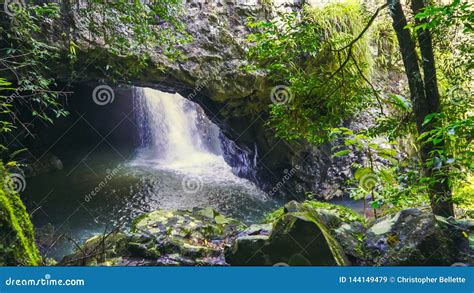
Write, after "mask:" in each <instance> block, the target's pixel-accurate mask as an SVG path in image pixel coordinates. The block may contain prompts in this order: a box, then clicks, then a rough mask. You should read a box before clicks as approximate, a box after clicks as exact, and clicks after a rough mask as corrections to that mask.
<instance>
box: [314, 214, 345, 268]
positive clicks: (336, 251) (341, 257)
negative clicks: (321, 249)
mask: <svg viewBox="0 0 474 293" xmlns="http://www.w3.org/2000/svg"><path fill="white" fill-rule="evenodd" d="M305 215H306V217H307V218H308V219H310V220H311V221H313V223H315V224H316V225H317V226H318V228H319V229H320V230H321V232H322V233H323V236H324V238H325V239H326V242H327V243H328V245H329V248H330V249H331V252H332V254H333V256H334V259H335V260H336V262H337V264H338V265H339V266H347V265H349V264H350V263H349V261H348V260H347V258H346V256H345V254H344V250H343V249H342V247H341V245H340V244H339V243H338V242H337V241H336V239H335V238H334V237H333V236H332V235H331V233H330V232H329V230H328V229H327V228H326V226H325V225H324V223H323V221H322V220H321V218H320V217H319V215H318V214H316V213H311V212H306V213H305Z"/></svg>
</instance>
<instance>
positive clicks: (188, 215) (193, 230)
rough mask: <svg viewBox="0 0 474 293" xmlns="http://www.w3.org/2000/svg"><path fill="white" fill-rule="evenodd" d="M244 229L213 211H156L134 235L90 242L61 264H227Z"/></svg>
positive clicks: (140, 221)
mask: <svg viewBox="0 0 474 293" xmlns="http://www.w3.org/2000/svg"><path fill="white" fill-rule="evenodd" d="M243 229H245V225H243V224H242V223H241V222H239V221H237V220H234V219H231V218H227V217H225V216H223V215H221V214H219V213H218V212H217V211H215V210H213V209H210V208H207V209H193V210H156V211H153V212H150V213H148V214H144V215H142V216H140V217H138V218H137V219H135V220H134V221H133V223H132V227H131V231H130V233H127V234H125V233H122V232H117V233H114V234H112V235H110V236H108V237H106V239H105V240H104V237H103V236H102V235H99V236H95V237H93V238H91V239H89V240H88V241H86V243H85V244H84V245H83V247H82V248H81V249H78V251H76V252H75V253H74V254H73V255H70V256H67V257H65V258H64V259H63V260H62V261H61V263H60V264H62V265H225V262H224V257H223V250H224V249H223V247H224V245H225V242H226V241H227V239H228V238H229V237H232V236H233V235H235V234H237V233H238V232H239V231H240V230H243Z"/></svg>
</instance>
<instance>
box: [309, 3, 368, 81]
mask: <svg viewBox="0 0 474 293" xmlns="http://www.w3.org/2000/svg"><path fill="white" fill-rule="evenodd" d="M305 15H306V17H307V18H308V19H309V20H310V21H312V22H314V23H315V24H316V25H317V27H318V28H319V29H320V31H321V34H322V38H323V42H322V43H321V44H322V46H323V47H322V48H321V49H320V50H321V51H320V54H321V57H320V58H318V59H319V60H320V62H323V63H324V64H325V66H324V69H325V70H328V71H329V72H333V71H334V70H336V69H337V68H338V67H339V66H340V62H341V61H340V60H339V59H337V58H336V57H337V56H336V55H335V54H334V50H335V49H338V48H343V47H345V46H346V45H347V44H348V43H349V42H351V41H352V40H353V39H354V38H355V37H356V36H358V35H359V34H360V32H362V30H363V29H364V28H365V25H366V20H365V18H364V10H363V9H362V6H361V5H360V3H359V2H358V1H355V0H347V1H344V2H341V3H330V4H328V5H325V6H324V7H318V6H309V5H307V6H305ZM345 51H347V49H346V50H345ZM351 53H352V56H353V57H354V59H355V60H356V61H357V63H358V64H359V67H360V69H361V70H362V72H363V73H364V75H366V76H367V77H370V75H371V68H372V65H373V60H372V55H371V53H370V36H369V35H368V34H364V35H363V36H362V38H360V39H359V40H358V41H357V42H356V43H354V45H353V48H352V51H351ZM348 66H349V68H350V70H348V71H349V72H357V68H356V66H355V64H353V63H351V62H349V63H348ZM359 82H360V83H362V84H363V83H364V82H365V81H363V80H360V81H359Z"/></svg>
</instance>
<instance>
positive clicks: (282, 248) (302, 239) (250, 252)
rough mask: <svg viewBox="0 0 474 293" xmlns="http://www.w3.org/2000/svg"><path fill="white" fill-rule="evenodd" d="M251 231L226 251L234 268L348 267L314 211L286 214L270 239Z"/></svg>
mask: <svg viewBox="0 0 474 293" xmlns="http://www.w3.org/2000/svg"><path fill="white" fill-rule="evenodd" d="M250 230H251V229H249V230H248V231H247V233H244V234H245V235H241V236H239V237H237V239H236V240H235V241H234V243H233V245H232V247H230V248H228V249H227V250H226V261H227V262H228V263H229V264H231V265H276V264H281V263H284V264H288V265H330V266H334V265H349V264H350V262H349V260H348V259H347V258H346V256H345V254H344V251H343V249H342V247H341V246H340V245H339V243H338V242H337V241H336V239H335V238H334V237H333V236H332V235H331V234H330V232H329V231H328V229H327V227H326V226H325V225H324V223H323V221H322V220H321V218H320V217H319V215H318V214H316V213H314V212H313V211H303V210H301V211H297V212H296V211H295V212H287V213H285V214H283V215H282V216H280V217H278V220H277V221H276V222H275V223H274V224H273V227H272V230H271V232H270V234H269V235H265V232H262V231H265V229H264V228H263V227H262V229H255V228H253V229H252V231H255V232H254V234H253V235H252V234H250V233H251V232H250Z"/></svg>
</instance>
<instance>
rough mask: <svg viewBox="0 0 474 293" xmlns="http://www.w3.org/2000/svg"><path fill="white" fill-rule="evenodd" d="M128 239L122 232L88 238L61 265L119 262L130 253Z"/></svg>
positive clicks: (105, 264)
mask: <svg viewBox="0 0 474 293" xmlns="http://www.w3.org/2000/svg"><path fill="white" fill-rule="evenodd" d="M128 241H129V237H128V236H127V235H126V234H125V233H122V232H113V233H111V234H106V235H102V234H101V235H96V236H94V237H92V238H89V239H88V240H86V242H85V243H84V244H83V245H82V246H81V247H80V248H77V249H76V251H75V252H74V253H73V254H71V255H68V256H66V257H64V258H63V259H62V260H61V261H60V262H59V265H63V266H64V265H72V266H109V265H113V264H116V263H119V262H120V261H121V259H122V257H126V256H128V255H130V252H128V250H127V249H128Z"/></svg>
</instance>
